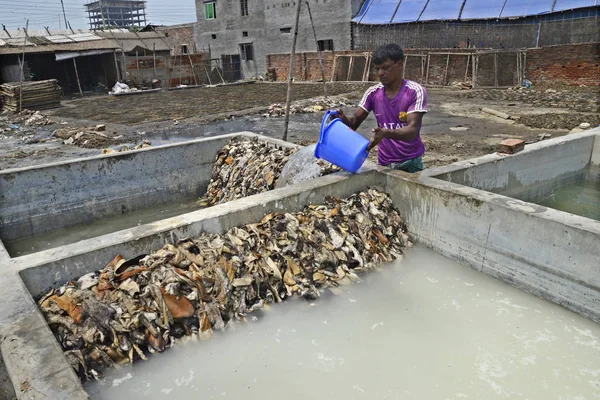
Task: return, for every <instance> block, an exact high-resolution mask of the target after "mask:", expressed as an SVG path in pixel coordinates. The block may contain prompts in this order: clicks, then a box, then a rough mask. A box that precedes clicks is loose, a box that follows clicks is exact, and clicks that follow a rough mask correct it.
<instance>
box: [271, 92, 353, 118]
mask: <svg viewBox="0 0 600 400" xmlns="http://www.w3.org/2000/svg"><path fill="white" fill-rule="evenodd" d="M353 105H354V104H353V103H352V102H351V101H350V100H348V99H347V98H346V97H344V96H331V97H324V96H320V97H315V98H312V99H307V100H299V101H295V102H294V103H292V104H291V105H290V114H301V113H303V114H310V113H317V112H321V111H325V110H329V109H333V108H338V107H342V106H353ZM282 115H285V104H281V103H275V104H271V105H270V106H269V109H268V110H267V112H266V113H265V114H263V117H265V118H270V117H279V116H282Z"/></svg>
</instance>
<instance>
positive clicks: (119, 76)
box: [113, 51, 121, 82]
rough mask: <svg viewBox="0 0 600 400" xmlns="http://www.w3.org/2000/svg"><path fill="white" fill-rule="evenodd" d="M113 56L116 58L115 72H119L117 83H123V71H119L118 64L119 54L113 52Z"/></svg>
mask: <svg viewBox="0 0 600 400" xmlns="http://www.w3.org/2000/svg"><path fill="white" fill-rule="evenodd" d="M113 56H114V58H115V71H116V72H117V81H119V82H120V81H121V71H120V70H119V63H118V62H117V52H116V51H113Z"/></svg>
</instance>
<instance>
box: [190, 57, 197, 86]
mask: <svg viewBox="0 0 600 400" xmlns="http://www.w3.org/2000/svg"><path fill="white" fill-rule="evenodd" d="M188 58H189V60H190V67H191V68H192V75H194V82H196V86H198V79H197V78H196V71H194V63H193V61H192V56H190V53H188Z"/></svg>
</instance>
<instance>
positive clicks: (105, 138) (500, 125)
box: [0, 82, 600, 170]
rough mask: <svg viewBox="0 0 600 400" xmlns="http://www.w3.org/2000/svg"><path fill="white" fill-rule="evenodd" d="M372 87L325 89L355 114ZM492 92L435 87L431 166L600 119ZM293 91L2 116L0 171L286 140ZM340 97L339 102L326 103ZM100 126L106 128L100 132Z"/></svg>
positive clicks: (306, 130) (428, 121)
mask: <svg viewBox="0 0 600 400" xmlns="http://www.w3.org/2000/svg"><path fill="white" fill-rule="evenodd" d="M372 84H373V83H343V82H335V83H328V85H327V88H328V92H329V94H330V95H342V96H337V97H334V99H336V100H340V101H341V102H342V104H348V103H350V104H352V105H345V106H343V107H342V108H343V109H344V111H346V112H347V113H352V112H353V110H354V108H355V105H356V104H357V103H358V101H359V100H360V97H361V96H362V93H363V92H364V90H365V89H366V88H368V87H369V86H371V85H372ZM570 90H577V89H570ZM322 94H323V86H322V84H321V83H297V84H295V85H294V95H293V99H294V100H295V101H297V100H300V99H309V100H307V101H306V100H305V102H304V103H305V104H306V103H308V104H310V102H311V101H312V100H310V99H312V98H314V97H315V96H321V95H322ZM485 94H486V93H485V92H483V91H482V92H480V93H478V92H476V91H473V92H470V93H469V96H465V92H464V91H460V90H457V89H446V88H444V89H434V88H431V89H429V90H428V103H429V104H428V108H429V112H428V113H427V115H426V116H425V118H424V122H423V124H424V125H423V128H422V136H423V140H424V142H425V145H426V148H427V152H426V154H425V157H424V163H425V166H426V167H428V168H431V167H434V166H439V165H445V164H448V163H452V162H455V161H459V160H464V159H468V158H473V157H479V156H482V155H485V154H488V153H491V152H494V151H495V150H496V147H497V145H498V143H499V142H500V141H502V140H503V139H505V138H509V137H510V138H522V139H524V140H526V141H527V142H528V143H533V142H536V141H538V138H539V135H540V134H547V135H546V137H548V135H550V136H551V137H556V136H561V135H565V134H567V133H568V132H569V131H570V130H571V129H572V128H575V127H577V126H578V125H579V124H580V123H581V122H588V123H589V124H590V125H591V126H592V127H594V126H597V125H598V124H599V123H600V115H599V114H597V113H596V114H593V113H579V112H574V111H571V110H569V109H567V108H557V107H552V108H549V107H543V106H540V105H535V104H527V103H521V102H515V101H508V100H503V99H502V98H501V96H498V97H500V99H491V100H490V99H484V98H482V97H489V96H483V95H485ZM480 95H481V96H480ZM285 97H286V84H285V83H266V82H258V83H252V84H242V85H229V86H221V87H204V88H195V89H186V90H176V91H168V92H158V93H156V92H155V93H146V94H136V95H129V96H118V97H113V96H104V95H103V96H94V97H86V98H83V99H75V100H67V101H63V102H62V107H61V108H58V109H54V110H50V111H45V112H43V114H44V116H46V117H47V118H48V119H49V123H50V124H48V125H43V126H33V127H31V126H24V124H20V125H19V127H18V128H17V129H13V128H15V127H14V124H13V125H11V124H10V123H8V122H6V121H9V120H10V114H9V113H0V170H4V169H8V168H18V167H25V166H31V165H39V164H44V163H48V162H55V161H61V160H68V159H73V158H79V157H88V156H92V155H98V154H101V153H102V151H103V150H104V151H120V150H127V149H132V148H134V146H136V145H141V144H142V143H144V142H146V144H148V143H149V144H151V145H152V146H157V145H161V144H167V143H174V142H179V141H185V140H190V139H195V138H201V137H210V136H216V135H221V134H225V133H231V132H238V131H252V132H256V133H261V134H264V135H266V136H271V137H277V138H281V137H282V135H283V125H284V117H282V116H277V117H265V115H266V114H268V110H269V106H270V105H272V104H274V103H284V102H285ZM338 103H339V101H338V102H336V101H332V102H331V104H329V105H326V106H325V107H324V109H326V108H329V106H333V105H335V104H338ZM482 107H488V108H493V109H495V110H498V111H503V112H506V113H508V114H509V115H510V116H511V119H508V120H505V119H502V118H498V117H496V116H493V115H490V114H487V113H484V112H482V111H481V108H482ZM324 109H323V110H319V111H318V112H313V113H298V114H293V115H291V117H290V127H289V137H288V140H290V141H293V142H296V143H302V144H304V143H311V142H314V141H316V140H317V139H318V136H319V127H320V123H321V118H322V115H323V112H324ZM3 118H4V120H5V124H4V126H3V122H2V121H3ZM98 124H103V125H105V127H106V129H105V130H103V131H102V132H101V133H97V134H94V133H93V131H94V130H95V128H94V127H95V126H96V125H98ZM11 126H12V128H11ZM373 127H375V119H374V117H373V116H372V115H370V116H369V118H368V119H367V120H366V121H365V123H364V124H363V126H361V127H360V128H359V132H360V133H361V134H363V135H364V136H366V137H369V136H370V132H371V129H372V128H373ZM64 130H70V131H72V132H73V133H79V132H84V133H81V134H79V135H78V136H77V135H74V137H73V139H75V138H78V139H77V140H75V141H74V142H73V143H71V144H65V139H64V136H63V135H61V134H60V132H62V131H64ZM98 135H101V136H98ZM57 136H61V137H62V138H61V137H57ZM67 137H68V136H67ZM67 143H68V142H67ZM371 157H372V158H373V157H376V154H375V153H373V154H371Z"/></svg>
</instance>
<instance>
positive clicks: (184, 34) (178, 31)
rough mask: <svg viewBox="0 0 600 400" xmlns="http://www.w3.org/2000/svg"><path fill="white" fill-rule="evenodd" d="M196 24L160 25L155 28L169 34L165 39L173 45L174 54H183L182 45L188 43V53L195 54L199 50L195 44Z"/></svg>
mask: <svg viewBox="0 0 600 400" xmlns="http://www.w3.org/2000/svg"><path fill="white" fill-rule="evenodd" d="M194 25H195V24H185V25H174V26H160V27H156V28H155V29H156V31H157V32H160V33H164V34H165V36H167V37H166V39H165V40H166V41H167V42H168V43H169V44H170V45H171V49H172V50H173V54H174V55H180V54H181V46H182V45H187V48H188V53H191V54H194V53H197V52H198V50H197V49H196V45H195V35H194V29H195V26H194Z"/></svg>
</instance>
